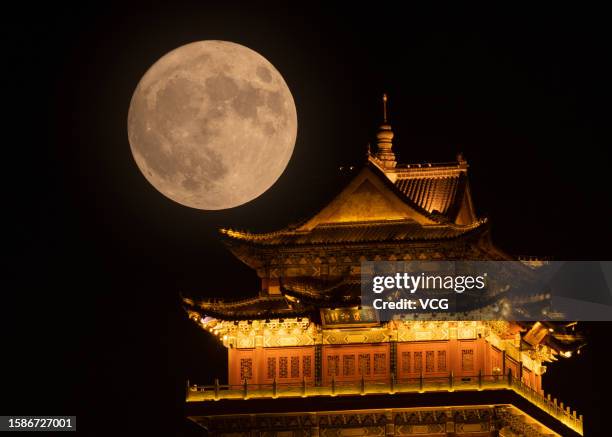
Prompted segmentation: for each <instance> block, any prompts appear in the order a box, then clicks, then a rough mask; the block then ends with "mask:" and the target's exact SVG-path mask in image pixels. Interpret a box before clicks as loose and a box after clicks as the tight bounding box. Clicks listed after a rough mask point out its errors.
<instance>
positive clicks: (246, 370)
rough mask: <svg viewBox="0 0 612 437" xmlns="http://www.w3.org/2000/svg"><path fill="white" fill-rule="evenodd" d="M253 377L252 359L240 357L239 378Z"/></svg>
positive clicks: (242, 379)
mask: <svg viewBox="0 0 612 437" xmlns="http://www.w3.org/2000/svg"><path fill="white" fill-rule="evenodd" d="M252 377H253V360H252V359H251V358H240V380H241V381H244V380H245V379H251V378H252Z"/></svg>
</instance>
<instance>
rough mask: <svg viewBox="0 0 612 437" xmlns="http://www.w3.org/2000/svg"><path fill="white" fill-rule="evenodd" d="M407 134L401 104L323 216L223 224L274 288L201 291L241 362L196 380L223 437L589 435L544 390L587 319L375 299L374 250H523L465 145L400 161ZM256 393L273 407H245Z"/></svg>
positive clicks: (429, 253) (475, 255) (422, 254)
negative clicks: (436, 156)
mask: <svg viewBox="0 0 612 437" xmlns="http://www.w3.org/2000/svg"><path fill="white" fill-rule="evenodd" d="M385 103H386V98H385ZM392 139H393V131H392V129H391V126H390V125H389V124H388V123H387V117H386V105H385V117H384V123H383V125H382V126H381V128H380V130H379V132H378V134H377V151H376V153H370V152H369V151H368V156H367V162H366V164H365V166H364V167H363V168H362V169H361V170H360V171H359V172H358V173H357V174H356V175H355V176H354V177H353V179H352V180H351V182H350V183H349V184H348V185H347V186H346V187H345V188H344V189H343V190H342V191H341V192H340V194H338V195H337V196H336V197H335V198H334V199H333V200H332V201H331V203H329V204H328V205H327V206H325V207H324V208H323V209H322V210H320V211H319V212H318V213H317V214H315V215H314V216H313V217H311V218H310V219H308V220H306V221H304V222H302V223H300V224H298V225H296V226H290V227H287V228H285V229H282V230H280V231H277V232H271V233H265V234H254V233H247V232H238V231H234V230H228V229H224V230H222V231H221V234H222V238H223V239H224V240H225V242H226V243H227V245H228V247H229V249H230V250H231V251H232V252H233V253H234V254H235V255H236V256H237V257H238V258H239V259H240V260H242V261H243V262H244V263H246V264H247V265H248V266H250V267H251V268H253V269H254V270H255V271H256V272H257V274H258V276H259V277H260V278H261V284H262V287H261V290H260V292H259V294H258V296H255V297H252V298H250V299H246V300H243V301H237V302H222V301H219V300H215V301H206V300H198V299H191V298H185V304H186V309H187V311H188V313H189V315H190V317H191V318H192V319H193V320H194V321H196V322H197V323H198V324H199V325H201V326H202V327H203V328H204V329H206V330H208V331H210V332H211V333H212V334H214V335H216V336H218V338H219V340H220V341H222V343H223V345H224V346H225V347H226V348H227V350H228V363H229V366H228V375H227V384H220V383H219V382H218V381H216V382H215V384H214V385H210V386H192V387H189V391H188V401H189V403H188V407H189V408H190V413H189V416H190V418H191V419H192V420H194V421H195V422H197V423H199V424H201V425H202V426H203V427H205V428H206V429H208V430H209V432H211V433H213V434H218V435H223V434H228V435H229V434H232V435H247V434H248V435H255V434H258V433H259V434H261V435H264V434H266V435H287V436H289V435H291V436H294V435H313V436H314V435H329V436H332V435H333V436H341V435H407V436H408V435H421V436H434V435H436V436H438V435H453V436H464V435H465V436H494V435H501V436H515V435H533V436H549V435H566V432H567V435H572V433H576V434H582V418H581V417H580V416H578V415H577V414H576V412H575V411H571V410H570V409H569V408H568V407H566V406H564V405H563V404H562V403H560V402H558V401H557V400H556V399H550V397H547V396H545V395H544V391H543V387H542V374H543V373H544V372H545V370H546V363H548V362H551V361H554V360H556V359H557V358H558V357H559V356H569V355H571V353H572V352H573V351H575V350H576V349H577V348H578V346H579V345H578V344H577V343H576V340H577V336H576V335H574V334H573V329H574V325H571V324H568V325H559V324H554V325H553V324H550V323H546V322H537V323H517V322H507V321H438V320H435V317H433V316H431V315H429V316H423V317H422V318H420V319H419V320H393V321H389V322H381V321H379V320H378V318H377V315H376V312H375V311H374V310H373V309H371V308H366V307H361V302H360V293H361V289H360V273H361V271H360V268H361V263H362V262H363V261H401V260H406V261H409V260H512V257H510V256H509V255H507V254H506V253H504V252H503V251H501V250H499V249H497V248H496V247H495V246H494V245H493V244H492V243H491V239H490V236H489V226H488V223H487V221H486V220H484V219H480V218H478V217H477V216H476V213H475V210H474V206H473V203H472V197H471V193H470V186H469V182H468V164H467V162H466V160H465V159H464V158H463V156H461V155H459V156H458V157H457V160H456V161H455V162H451V163H444V164H411V165H400V164H398V163H397V160H396V157H395V154H394V152H393V148H392ZM525 268H526V269H527V268H528V267H527V266H526V267H525ZM440 393H442V394H444V396H446V397H445V398H443V399H442V400H436V398H435V396H438V395H440ZM339 395H342V396H339ZM364 395H368V396H365V397H363V396H364ZM370 395H371V396H375V395H378V397H376V398H374V397H371V396H370ZM418 395H421V396H425V395H427V396H430V398H424V397H421V398H411V396H413V397H414V396H418ZM467 395H470V396H468V397H466V396H467ZM313 396H317V397H313ZM381 396H382V397H381ZM448 396H451V397H450V398H449V397H448ZM487 396H488V397H487ZM491 396H497V397H496V398H495V399H497V400H492V398H491ZM328 397H329V398H333V399H340V398H341V399H342V402H343V404H342V409H338V408H336V407H337V405H338V404H330V405H329V406H325V405H323V404H324V403H325V402H329V401H323V399H327V398H328ZM252 398H260V401H259V402H263V403H267V405H268V407H266V408H267V409H265V410H263V411H250V410H249V408H251V407H252V406H253V405H254V404H252V403H251V404H248V405H249V406H248V407H247V406H246V405H242V406H236V405H238V404H232V403H231V402H234V403H239V402H243V401H241V400H242V399H252ZM277 398H278V400H277V401H274V399H277ZM230 399H231V400H230ZM281 399H284V400H285V401H281ZM300 399H301V400H305V401H308V400H309V399H317V403H316V404H317V405H315V404H313V403H312V402H310V403H307V402H306V403H303V404H299V402H300ZM364 399H365V400H367V399H372V402H370V404H364V402H365V401H364ZM398 399H400V400H401V399H406V401H405V402H406V403H404V404H401V405H397V400H398ZM212 400H221V401H222V402H224V404H222V405H224V407H223V408H221V407H219V405H221V404H219V403H212V404H211V403H210V401H212ZM289 400H291V402H294V403H295V405H294V406H292V407H290V408H291V410H290V411H286V408H289V407H286V406H287V405H289V404H288V403H284V402H289ZM274 402H277V403H276V404H275V403H274ZM278 402H283V403H282V404H281V403H278ZM385 402H387V403H388V406H386V407H385ZM402 402H403V401H402ZM525 402H526V403H525ZM213 404H214V405H215V407H214V408H218V409H219V411H218V412H216V413H211V411H212V410H210V408H213V407H211V405H213ZM517 404H520V405H517ZM199 405H208V406H209V409H208V410H206V409H204V410H202V412H200V410H198V408H199ZM292 405H293V404H292ZM383 407H384V408H383ZM214 408H213V410H214ZM530 408H535V409H536V410H537V414H536V413H534V414H530V413H527V412H526V410H529V409H530ZM542 413H543V414H542ZM534 416H537V417H538V418H539V420H536V419H534ZM253 433H255V434H253Z"/></svg>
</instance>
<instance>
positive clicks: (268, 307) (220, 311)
mask: <svg viewBox="0 0 612 437" xmlns="http://www.w3.org/2000/svg"><path fill="white" fill-rule="evenodd" d="M183 302H184V303H185V305H186V306H187V307H188V308H189V309H190V310H193V311H197V312H198V313H201V314H203V315H206V316H210V317H216V318H220V319H224V320H245V319H262V318H263V319H265V318H267V317H283V316H285V317H292V316H300V315H305V314H306V313H308V312H309V310H308V309H305V308H303V307H301V306H298V305H296V304H295V303H291V302H290V301H289V300H287V299H286V298H285V296H283V295H268V296H256V297H252V298H248V299H242V300H236V301H224V300H221V299H214V300H196V299H192V298H187V297H185V298H183Z"/></svg>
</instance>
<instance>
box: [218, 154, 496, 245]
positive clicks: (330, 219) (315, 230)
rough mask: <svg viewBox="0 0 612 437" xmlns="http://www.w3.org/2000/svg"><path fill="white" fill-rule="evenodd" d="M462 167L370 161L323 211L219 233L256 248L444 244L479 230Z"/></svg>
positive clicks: (479, 223) (461, 164)
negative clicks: (279, 224)
mask: <svg viewBox="0 0 612 437" xmlns="http://www.w3.org/2000/svg"><path fill="white" fill-rule="evenodd" d="M466 170H467V165H465V164H463V163H453V164H438V165H429V166H426V167H423V166H420V165H419V166H418V167H417V166H415V167H411V166H405V167H398V168H394V169H392V170H386V169H382V168H380V167H379V166H378V165H377V163H376V159H375V158H370V159H369V160H368V162H367V164H366V165H365V166H364V168H363V169H362V170H361V171H360V172H359V173H358V174H357V175H356V176H355V177H354V178H353V179H352V181H351V182H350V183H349V184H348V185H347V186H346V187H345V188H344V189H343V190H342V191H341V192H340V193H339V194H338V195H337V196H336V197H335V198H334V199H333V200H332V201H331V202H330V203H329V204H328V205H327V206H325V207H324V208H323V209H322V210H320V211H319V212H318V213H317V214H315V215H314V216H313V217H311V218H310V219H308V220H305V221H303V222H302V223H300V224H299V225H295V226H288V227H286V228H284V229H281V230H279V231H275V232H267V233H253V232H248V231H238V230H233V229H221V231H220V232H221V235H222V236H223V237H224V238H226V239H227V240H229V241H233V242H237V243H245V244H251V245H257V246H280V245H289V246H293V245H316V244H334V243H338V244H342V243H367V242H385V241H386V242H400V241H428V240H447V239H453V238H457V237H459V236H462V235H464V234H466V233H468V232H471V231H473V230H474V229H476V228H479V227H481V225H482V224H483V223H484V222H485V220H479V219H477V218H476V216H475V214H474V211H473V207H472V202H471V197H470V195H469V187H468V184H467V175H466Z"/></svg>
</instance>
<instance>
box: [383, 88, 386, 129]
mask: <svg viewBox="0 0 612 437" xmlns="http://www.w3.org/2000/svg"><path fill="white" fill-rule="evenodd" d="M386 122H387V93H383V123H386Z"/></svg>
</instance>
